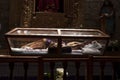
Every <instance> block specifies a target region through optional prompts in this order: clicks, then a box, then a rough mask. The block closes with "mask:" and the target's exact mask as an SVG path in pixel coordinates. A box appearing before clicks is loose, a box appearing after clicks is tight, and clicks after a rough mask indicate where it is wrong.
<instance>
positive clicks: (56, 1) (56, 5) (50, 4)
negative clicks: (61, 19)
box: [35, 0, 63, 12]
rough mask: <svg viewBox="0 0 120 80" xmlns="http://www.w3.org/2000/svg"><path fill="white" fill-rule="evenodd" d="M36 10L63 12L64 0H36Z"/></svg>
mask: <svg viewBox="0 0 120 80" xmlns="http://www.w3.org/2000/svg"><path fill="white" fill-rule="evenodd" d="M35 11H36V12H63V0H35Z"/></svg>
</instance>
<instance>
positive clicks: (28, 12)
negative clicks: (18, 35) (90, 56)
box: [22, 0, 34, 27]
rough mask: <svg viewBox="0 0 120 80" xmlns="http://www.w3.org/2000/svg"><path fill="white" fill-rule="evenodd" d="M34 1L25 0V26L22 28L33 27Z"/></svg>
mask: <svg viewBox="0 0 120 80" xmlns="http://www.w3.org/2000/svg"><path fill="white" fill-rule="evenodd" d="M33 2H34V0H24V4H23V15H22V17H23V19H22V20H23V25H22V27H30V26H31V25H30V24H31V18H32V13H33V4H34V3H33Z"/></svg>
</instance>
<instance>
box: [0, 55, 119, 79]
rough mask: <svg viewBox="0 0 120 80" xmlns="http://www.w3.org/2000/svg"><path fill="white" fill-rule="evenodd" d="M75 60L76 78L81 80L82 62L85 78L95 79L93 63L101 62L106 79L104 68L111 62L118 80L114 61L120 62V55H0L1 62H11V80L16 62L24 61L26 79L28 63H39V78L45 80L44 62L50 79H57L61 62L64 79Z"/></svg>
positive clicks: (114, 76) (25, 77)
mask: <svg viewBox="0 0 120 80" xmlns="http://www.w3.org/2000/svg"><path fill="white" fill-rule="evenodd" d="M69 61H70V62H74V64H75V69H76V75H75V77H76V78H75V80H80V72H79V69H80V68H81V65H80V64H81V62H85V63H86V68H85V70H84V71H86V73H85V80H94V79H93V70H94V69H93V63H94V62H98V63H100V79H99V80H105V79H104V70H105V68H104V67H105V64H106V63H107V62H110V63H111V64H112V79H111V80H116V74H115V70H114V69H115V68H114V62H120V56H107V55H104V56H82V55H79V56H78V55H61V56H11V55H0V63H9V69H10V74H9V75H10V76H9V80H13V70H14V63H16V62H22V63H23V64H24V80H28V79H27V77H28V76H27V72H28V63H38V64H39V65H38V66H39V67H38V68H39V69H38V71H39V73H38V78H37V79H38V80H44V63H45V62H49V63H50V65H49V67H50V78H49V80H55V63H56V62H61V63H62V66H63V68H64V76H63V80H67V75H66V74H65V73H66V72H67V67H68V62H69Z"/></svg>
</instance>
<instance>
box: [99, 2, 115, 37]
mask: <svg viewBox="0 0 120 80" xmlns="http://www.w3.org/2000/svg"><path fill="white" fill-rule="evenodd" d="M100 21H101V29H102V31H104V32H106V33H107V34H109V35H110V36H111V37H113V35H114V32H115V10H114V7H113V4H112V3H111V2H110V0H104V3H103V6H102V7H101V11H100Z"/></svg>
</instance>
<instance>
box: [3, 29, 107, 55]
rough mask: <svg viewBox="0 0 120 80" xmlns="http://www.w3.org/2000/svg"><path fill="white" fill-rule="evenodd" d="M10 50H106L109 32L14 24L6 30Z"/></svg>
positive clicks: (35, 52) (42, 52)
mask: <svg viewBox="0 0 120 80" xmlns="http://www.w3.org/2000/svg"><path fill="white" fill-rule="evenodd" d="M5 35H6V38H7V41H8V44H9V47H10V54H13V55H45V54H75V55H76V54H77V55H84V54H95V55H96V54H103V52H104V49H105V47H106V44H107V41H108V40H109V36H108V35H107V34H105V33H103V32H102V31H100V30H97V29H60V28H59V29H58V28H15V29H13V30H11V31H9V32H8V33H6V34H5Z"/></svg>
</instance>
